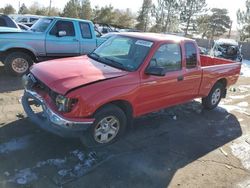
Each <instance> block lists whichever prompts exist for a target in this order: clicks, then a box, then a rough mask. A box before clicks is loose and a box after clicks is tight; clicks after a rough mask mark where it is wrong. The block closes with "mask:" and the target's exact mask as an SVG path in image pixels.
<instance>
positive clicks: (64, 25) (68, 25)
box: [49, 21, 75, 36]
mask: <svg viewBox="0 0 250 188" xmlns="http://www.w3.org/2000/svg"><path fill="white" fill-rule="evenodd" d="M59 31H66V35H65V36H75V29H74V25H73V22H70V21H57V22H56V24H55V25H54V27H53V28H52V29H51V31H50V33H49V34H50V35H55V36H57V35H58V32H59Z"/></svg>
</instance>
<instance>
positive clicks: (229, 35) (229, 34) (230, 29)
mask: <svg viewBox="0 0 250 188" xmlns="http://www.w3.org/2000/svg"><path fill="white" fill-rule="evenodd" d="M232 25H233V21H231V23H230V28H229V32H228V38H229V39H230V38H231V31H232Z"/></svg>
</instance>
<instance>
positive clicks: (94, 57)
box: [88, 52, 101, 61]
mask: <svg viewBox="0 0 250 188" xmlns="http://www.w3.org/2000/svg"><path fill="white" fill-rule="evenodd" d="M88 57H90V58H92V59H94V60H97V61H101V60H100V59H101V57H100V55H99V54H97V53H95V52H91V53H90V54H88Z"/></svg>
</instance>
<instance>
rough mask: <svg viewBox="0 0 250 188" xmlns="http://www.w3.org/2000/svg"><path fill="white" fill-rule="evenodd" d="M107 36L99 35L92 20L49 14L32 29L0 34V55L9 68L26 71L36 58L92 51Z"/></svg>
mask: <svg viewBox="0 0 250 188" xmlns="http://www.w3.org/2000/svg"><path fill="white" fill-rule="evenodd" d="M105 40H106V39H105V38H97V37H96V35H95V31H94V27H93V24H92V22H91V21H87V20H80V19H72V18H61V17H46V18H41V19H40V20H39V21H37V22H36V23H35V24H34V25H33V26H32V27H31V28H30V32H19V33H16V32H13V33H11V32H9V33H1V34H0V59H1V60H2V62H3V63H4V64H5V69H6V71H7V72H9V73H12V74H13V75H17V76H20V75H23V74H25V73H27V72H28V70H29V67H30V66H31V65H32V64H33V63H34V62H39V61H42V60H46V59H54V58H59V57H68V56H79V55H82V54H87V53H90V52H92V51H93V50H94V49H95V48H96V47H97V46H98V45H99V44H101V43H102V42H103V41H105Z"/></svg>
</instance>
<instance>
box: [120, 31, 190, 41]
mask: <svg viewBox="0 0 250 188" xmlns="http://www.w3.org/2000/svg"><path fill="white" fill-rule="evenodd" d="M117 34H119V35H123V36H130V37H135V38H140V39H144V40H149V41H153V42H156V41H177V42H180V41H194V40H193V39H189V38H186V37H181V36H176V35H170V34H161V33H142V32H124V33H117Z"/></svg>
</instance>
